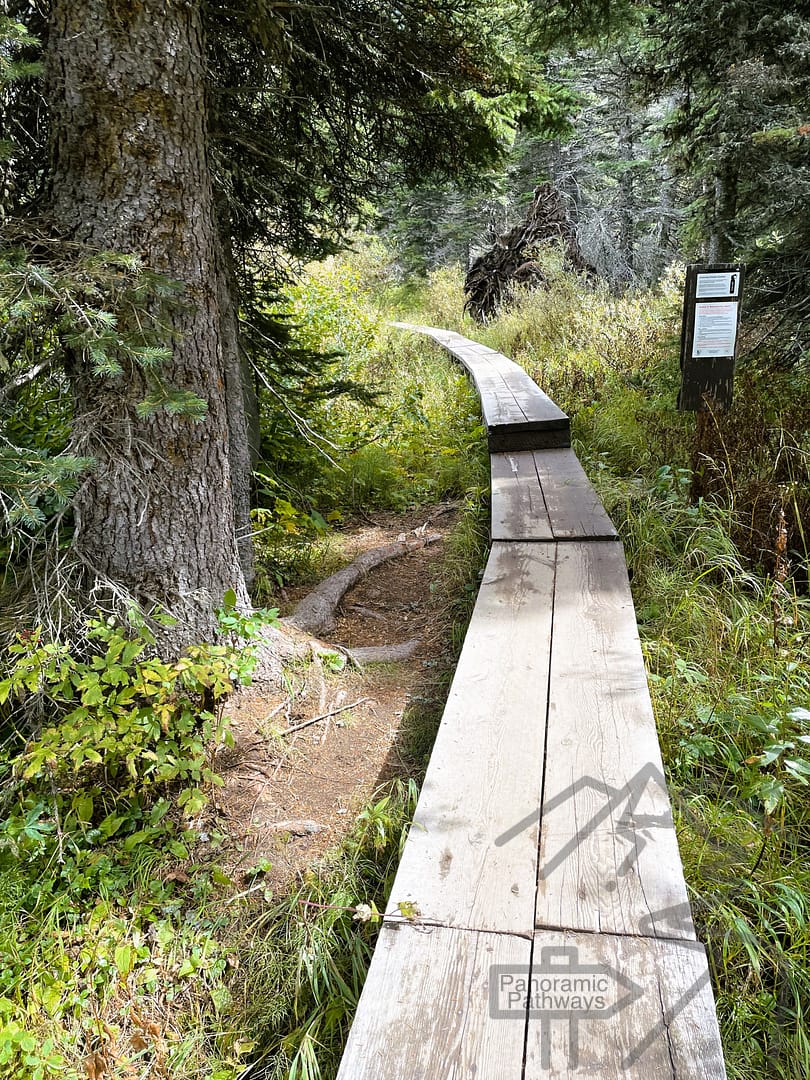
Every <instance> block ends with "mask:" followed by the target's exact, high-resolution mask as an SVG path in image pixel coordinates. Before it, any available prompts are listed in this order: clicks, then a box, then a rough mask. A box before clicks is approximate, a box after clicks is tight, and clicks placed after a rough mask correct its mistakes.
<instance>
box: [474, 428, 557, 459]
mask: <svg viewBox="0 0 810 1080" xmlns="http://www.w3.org/2000/svg"><path fill="white" fill-rule="evenodd" d="M570 445H571V433H570V431H569V429H568V427H567V426H565V427H564V426H562V425H560V426H559V427H556V426H554V424H553V423H551V422H547V421H542V422H540V423H537V424H535V423H530V422H529V421H528V420H527V421H525V422H524V423H523V424H519V423H516V424H500V425H493V426H488V427H487V446H488V447H489V452H490V453H491V454H500V453H508V452H511V451H515V450H554V449H560V448H564V447H567V446H570Z"/></svg>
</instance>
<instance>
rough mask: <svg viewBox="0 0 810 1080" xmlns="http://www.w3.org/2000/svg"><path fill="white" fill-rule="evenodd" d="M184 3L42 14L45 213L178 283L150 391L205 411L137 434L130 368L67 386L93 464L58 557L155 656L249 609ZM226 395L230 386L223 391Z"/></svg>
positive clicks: (120, 0)
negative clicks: (109, 592)
mask: <svg viewBox="0 0 810 1080" xmlns="http://www.w3.org/2000/svg"><path fill="white" fill-rule="evenodd" d="M204 71H205V65H204V43H203V35H202V26H201V17H200V3H199V0H53V3H52V5H51V24H50V29H49V39H48V48H47V84H46V85H47V93H48V97H49V106H50V122H51V131H52V170H53V171H52V177H53V180H52V211H53V216H54V219H55V222H56V225H57V228H58V230H59V231H60V232H61V234H62V235H63V236H64V237H66V238H68V239H70V240H72V241H75V242H77V243H79V244H83V245H87V246H88V248H91V249H100V250H106V251H115V252H125V253H137V254H138V255H139V256H141V257H142V259H143V261H144V263H145V264H146V265H147V266H149V267H150V268H152V269H154V270H156V271H158V272H161V273H163V274H166V275H167V276H169V277H171V278H173V279H175V280H177V281H179V282H181V283H182V285H183V288H184V294H183V297H182V303H180V304H178V305H174V306H172V308H171V310H170V311H169V313H168V315H166V316H164V321H165V322H166V323H167V326H166V343H167V344H168V345H170V346H171V349H172V357H171V360H170V361H169V362H167V363H166V364H165V365H164V366H163V367H162V368H161V370H160V373H159V374H160V378H161V379H162V380H164V381H165V382H166V383H168V384H170V385H172V386H174V387H177V388H179V389H183V390H189V391H192V392H194V393H195V394H198V395H199V396H200V397H202V398H203V399H204V400H205V401H206V402H207V407H208V408H207V414H206V416H205V419H204V420H203V421H202V422H201V423H196V424H195V423H193V422H192V421H191V420H190V419H188V418H184V417H182V416H171V415H169V414H168V413H166V412H165V411H164V410H161V411H160V412H158V413H155V414H154V415H151V416H149V417H148V418H146V419H139V418H138V416H137V413H136V406H137V405H138V403H139V402H140V401H141V400H142V399H143V397H144V395H145V392H146V379H145V376H144V373H143V372H142V371H141V370H139V369H138V368H133V369H132V370H130V371H127V372H126V373H125V375H124V376H120V377H114V378H110V377H104V378H99V377H97V376H95V375H93V374H92V372H91V371H90V370H88V368H87V366H86V365H85V364H84V363H83V361H82V360H81V359H80V358H77V359H76V360H75V362H74V363H72V364H71V365H69V367H70V370H69V372H68V375H69V379H70V383H71V387H72V391H73V396H74V401H75V425H74V437H73V442H74V445H75V447H76V449H77V450H78V451H79V452H81V453H82V454H89V455H91V456H93V457H94V458H95V459H96V466H95V469H94V470H93V471H92V472H91V473H90V475H89V476H88V478H87V479H86V481H85V482H84V483H83V484H82V486H81V487H80V489H79V491H78V494H77V497H76V501H75V535H74V538H73V549H74V551H75V554H76V555H77V557H78V558H79V560H80V561H81V562H82V563H83V564H84V566H85V567H86V568H87V570H88V573H89V575H90V576H91V578H92V579H97V580H101V581H104V580H105V579H106V580H109V581H111V582H113V583H114V584H115V585H116V586H122V587H123V588H125V589H126V590H128V591H129V592H130V593H131V594H133V595H134V596H135V597H136V598H137V599H138V600H139V601H141V602H143V603H146V604H149V603H153V602H158V603H160V604H162V605H163V606H164V607H166V608H167V609H168V610H170V611H171V612H172V613H173V614H175V615H177V616H178V617H179V619H180V620H181V623H180V625H179V626H177V627H175V628H173V629H172V630H171V631H168V632H167V633H168V638H167V640H166V641H165V642H163V643H162V647H164V648H166V649H167V650H173V649H177V648H180V647H182V646H184V645H185V644H188V643H189V642H191V641H194V640H202V639H211V638H212V637H213V636H215V634H216V623H215V619H214V616H213V607H214V606H215V605H216V604H218V603H219V602H221V600H222V597H223V594H224V592H225V591H226V590H227V589H229V588H232V589H234V590H235V592H236V594H237V597H238V599H239V601H240V602H241V603H242V604H245V605H246V604H247V603H248V597H247V590H246V587H245V578H244V574H243V571H242V566H241V564H240V558H239V551H238V545H237V540H236V536H235V528H234V497H233V490H232V472H231V442H230V437H229V431H228V402H227V386H228V382H229V371H228V358H227V355H226V353H227V352H228V351H229V350H230V351H231V352H233V349H234V345H233V343H232V342H229V341H228V335H229V334H230V333H231V329H229V328H228V327H229V325H230V323H233V327H232V332H233V334H235V333H236V328H235V315H234V312H233V307H232V305H231V307H230V310H229V308H228V305H229V302H230V298H229V296H228V285H227V275H226V274H225V272H224V263H223V261H222V258H221V251H220V249H219V248H218V241H217V236H216V218H215V212H214V201H213V196H212V190H211V179H210V172H209V163H208V157H207V145H206V139H207V129H206V102H205V84H204ZM230 378H231V387H233V383H232V379H233V375H232V373H231V374H230Z"/></svg>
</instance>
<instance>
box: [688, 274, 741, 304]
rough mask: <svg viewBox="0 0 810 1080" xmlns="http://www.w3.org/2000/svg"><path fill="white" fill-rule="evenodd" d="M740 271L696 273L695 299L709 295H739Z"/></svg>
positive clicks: (703, 298) (705, 297)
mask: <svg viewBox="0 0 810 1080" xmlns="http://www.w3.org/2000/svg"><path fill="white" fill-rule="evenodd" d="M739 295H740V273H739V271H735V272H734V273H730V274H718V273H714V274H698V276H697V282H696V283H695V299H696V300H706V299H708V298H709V297H711V296H739Z"/></svg>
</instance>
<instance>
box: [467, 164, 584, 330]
mask: <svg viewBox="0 0 810 1080" xmlns="http://www.w3.org/2000/svg"><path fill="white" fill-rule="evenodd" d="M555 243H556V244H562V247H563V252H564V264H563V265H564V266H565V268H566V269H570V270H578V271H580V272H582V273H584V274H587V275H588V276H589V277H592V276H595V275H596V270H595V269H594V267H592V266H591V265H590V264H589V263H587V262H586V261H585V259H584V258H583V255H582V252H581V251H580V247H579V243H578V242H577V237H576V230H575V228H574V225H573V222H572V221H571V219H570V217H569V215H568V212H567V210H566V208H565V203H564V202H563V198H562V196H561V195H560V193H559V192H558V191H557V190H555V189H554V188H553V187H552V186H551V185H550V184H542V185H540V186H539V187H537V188H535V189H534V199H533V200H532V204H531V206H530V207H529V211H528V213H527V214H526V217H525V218H524V220H523V221H521V222H520V224H519V225H516V226H515V227H514V228H513V229H512V230H511V231H510V232H508V233H505V234H504V235H503V236H499V237H498V239H497V240H496V241H495V244H494V245H493V246H492V247H491V248H490V249H489V251H486V252H484V254H483V255H479V256H478V258H477V259H476V260H475V262H474V263H473V264H472V266H471V267H470V270H469V272H468V274H467V278H466V280H465V282H464V295H465V296H466V298H467V299H466V301H465V304H464V310H465V311H468V312H469V313H470V314H471V315H472V316H473V318H474V319H476V320H477V321H478V322H481V323H485V322H487V321H488V320H489V319H490V318H492V316H493V315H496V314H497V313H498V311H499V310H500V309H501V308H502V307H504V305H506V304H508V302H509V300H510V299H511V298H512V296H513V295H514V292H515V289H516V287H518V286H523V287H528V288H541V287H542V286H543V285H545V284H546V276H545V273H544V272H543V269H542V267H541V266H540V264H539V262H538V261H537V255H536V253H537V249H538V248H539V247H541V246H542V245H545V244H555Z"/></svg>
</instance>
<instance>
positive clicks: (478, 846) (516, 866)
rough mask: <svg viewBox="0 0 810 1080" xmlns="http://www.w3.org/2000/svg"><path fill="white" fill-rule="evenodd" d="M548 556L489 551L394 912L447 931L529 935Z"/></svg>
mask: <svg viewBox="0 0 810 1080" xmlns="http://www.w3.org/2000/svg"><path fill="white" fill-rule="evenodd" d="M554 555H555V550H554V545H545V544H497V543H496V544H493V547H492V553H491V554H490V557H489V562H488V564H487V569H486V573H485V574H484V578H483V580H482V582H481V588H480V591H479V594H478V600H477V602H476V605H475V610H474V612H473V617H472V621H471V623H470V627H469V629H468V631H467V637H466V638H465V641H464V648H463V650H462V653H461V657H460V659H459V662H458V667H457V668H456V674H455V678H454V679H453V684H452V687H451V689H450V694H449V696H448V700H447V705H446V707H445V711H444V716H443V717H442V722H441V725H440V727H439V733H438V735H437V737H436V744H435V746H434V749H433V753H432V755H431V758H430V765H429V767H428V771H427V775H426V777H425V782H424V786H423V788H422V793H421V796H420V799H419V804H418V806H417V809H416V815H415V818H414V824H413V826H412V828H411V830H410V833H409V835H408V840H407V842H406V844H405V849H404V852H403V856H402V861H401V863H400V867H399V871H398V873H397V876H396V880H395V881H394V885H393V888H392V890H391V897H390V901H389V906H388V912H389V914H392V915H395V914H396V912H397V910H398V905H399V904H400V903H401V902H402V901H409V902H412V903H416V904H417V905H418V907H419V909H420V912H421V917H422V918H423V919H424V920H427V921H429V922H435V923H441V924H443V925H446V926H463V927H471V928H473V929H480V930H500V931H505V932H517V933H527V932H531V930H533V928H534V905H535V888H536V877H537V843H538V810H539V807H540V799H541V783H542V771H543V750H544V737H545V726H546V700H547V690H548V664H549V651H550V640H551V608H552V590H553V585H554ZM530 815H533V817H534V820H533V821H529V822H527V823H526V827H525V828H523V829H522V830H521V831H520V834H519V835H518V836H516V837H515V839H514V840H513V842H512V843H510V844H508V845H497V844H496V843H495V840H496V838H497V837H498V836H500V835H501V834H502V833H504V832H505V831H506V830H507V829H509V828H510V827H511V826H513V825H514V824H515V823H516V822H521V821H524V819H526V818H527V816H530Z"/></svg>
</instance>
